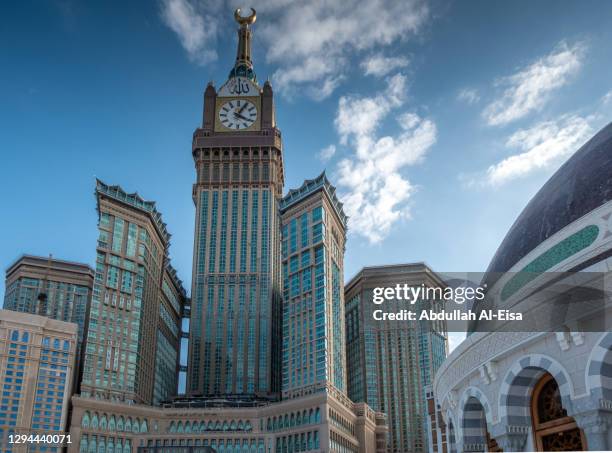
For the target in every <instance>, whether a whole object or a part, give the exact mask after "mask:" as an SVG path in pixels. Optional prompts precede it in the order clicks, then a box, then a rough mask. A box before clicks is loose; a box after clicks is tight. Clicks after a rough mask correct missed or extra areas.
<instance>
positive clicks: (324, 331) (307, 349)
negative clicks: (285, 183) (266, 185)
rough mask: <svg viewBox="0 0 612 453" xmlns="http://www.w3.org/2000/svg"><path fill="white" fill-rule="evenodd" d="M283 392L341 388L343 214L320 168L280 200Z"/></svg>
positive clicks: (343, 378)
mask: <svg viewBox="0 0 612 453" xmlns="http://www.w3.org/2000/svg"><path fill="white" fill-rule="evenodd" d="M280 209H281V225H282V246H281V250H282V274H283V345H282V377H283V380H282V396H283V398H291V397H296V396H299V395H304V394H308V393H312V392H316V391H320V390H321V389H325V388H326V387H328V386H332V387H333V388H335V389H336V390H338V391H339V392H342V393H345V394H346V391H347V388H346V357H345V347H344V346H345V338H344V291H343V287H344V284H343V283H344V278H343V276H344V250H345V243H346V221H347V217H346V214H345V213H344V211H343V209H342V203H340V202H339V201H338V198H337V197H336V189H335V188H334V187H333V186H332V185H331V184H330V182H329V180H328V179H327V177H326V176H325V173H322V174H321V175H320V176H319V177H317V178H315V179H311V180H306V181H305V182H304V184H303V185H302V186H301V187H300V188H299V189H294V190H290V191H289V193H288V194H287V195H286V196H285V197H284V198H283V199H282V200H281V203H280Z"/></svg>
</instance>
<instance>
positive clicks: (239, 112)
mask: <svg viewBox="0 0 612 453" xmlns="http://www.w3.org/2000/svg"><path fill="white" fill-rule="evenodd" d="M247 105H248V104H247V103H246V102H245V103H244V104H242V107H240V110H238V115H240V114H241V113H242V112H243V111H244V109H245V108H246V106H247Z"/></svg>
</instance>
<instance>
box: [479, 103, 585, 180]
mask: <svg viewBox="0 0 612 453" xmlns="http://www.w3.org/2000/svg"><path fill="white" fill-rule="evenodd" d="M592 134H593V127H592V126H591V118H584V117H581V116H578V115H566V116H563V117H561V118H560V119H559V120H557V121H545V122H542V123H539V124H536V125H535V126H533V127H531V128H529V129H520V130H518V131H516V132H515V133H513V134H512V135H511V136H510V137H509V138H508V139H507V141H506V147H507V148H510V149H518V150H519V151H521V152H519V153H518V154H514V155H512V156H510V157H507V158H505V159H503V160H502V161H500V162H498V163H496V164H494V165H491V166H490V167H489V168H488V169H487V171H486V173H485V174H484V176H483V180H482V181H481V182H484V183H485V184H486V185H490V186H500V185H502V184H505V183H507V182H509V181H511V180H514V179H518V178H522V177H525V176H527V175H528V174H530V173H533V172H534V171H537V170H541V169H548V168H551V167H553V166H554V165H558V164H560V163H561V162H562V161H563V160H564V159H566V158H567V157H569V156H570V155H571V154H572V153H573V152H574V151H576V150H577V149H578V147H579V146H581V145H582V144H583V143H584V142H585V141H586V140H587V139H588V138H589V137H590V136H591V135H592Z"/></svg>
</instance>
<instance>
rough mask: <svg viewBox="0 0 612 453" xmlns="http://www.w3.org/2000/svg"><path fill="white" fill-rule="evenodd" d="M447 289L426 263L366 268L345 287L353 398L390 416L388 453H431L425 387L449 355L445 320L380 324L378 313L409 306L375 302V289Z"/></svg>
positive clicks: (420, 304) (350, 391) (350, 386)
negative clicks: (376, 317) (375, 315)
mask: <svg viewBox="0 0 612 453" xmlns="http://www.w3.org/2000/svg"><path fill="white" fill-rule="evenodd" d="M397 284H400V285H404V284H408V285H409V286H417V287H418V286H421V285H425V286H427V287H441V288H444V287H446V284H445V283H444V282H443V281H442V279H441V278H440V277H439V276H438V275H437V274H436V273H435V272H433V271H432V270H431V269H430V268H429V267H428V266H427V265H425V264H422V263H415V264H399V265H390V266H374V267H365V268H363V269H362V270H361V271H360V272H359V273H358V274H357V275H356V276H355V277H353V279H351V281H349V283H348V284H347V285H346V289H345V298H346V342H347V343H346V350H347V363H348V376H349V380H348V395H349V397H350V398H351V399H352V400H353V401H356V402H358V401H363V402H366V403H368V405H369V406H371V407H372V408H373V409H374V410H378V411H381V412H384V413H386V414H387V417H388V425H389V434H388V442H387V451H388V452H389V453H400V452H401V453H404V452H406V453H407V452H426V451H428V433H427V430H428V426H429V425H428V420H427V417H428V414H427V405H426V404H427V403H426V388H427V387H428V386H430V385H431V384H432V383H433V378H434V375H435V373H436V371H437V370H438V368H439V367H440V366H441V365H442V362H443V361H444V359H445V357H446V353H447V332H446V323H445V322H444V321H431V322H430V321H389V320H384V321H380V320H375V319H374V318H373V312H374V310H377V309H380V308H384V311H388V312H396V311H400V310H402V309H405V308H406V306H405V302H404V301H397V300H385V302H384V305H382V306H381V305H375V304H374V302H373V294H372V293H373V290H374V288H387V287H391V288H394V287H395V286H396V285H397ZM439 303H440V302H439V301H425V300H422V301H417V303H416V305H415V306H414V307H417V309H420V308H427V307H426V305H425V304H432V306H433V308H434V309H435V308H436V307H437V306H438V305H437V304H439Z"/></svg>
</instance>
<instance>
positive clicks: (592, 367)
mask: <svg viewBox="0 0 612 453" xmlns="http://www.w3.org/2000/svg"><path fill="white" fill-rule="evenodd" d="M585 373H586V376H585V378H586V383H587V390H588V391H589V392H590V394H591V397H592V399H593V398H594V399H597V400H599V399H603V400H609V401H612V332H606V333H604V334H603V335H602V336H601V338H600V339H599V341H598V342H597V345H596V346H595V347H594V348H593V350H592V351H591V356H590V357H589V362H588V366H587V367H586V371H585Z"/></svg>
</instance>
